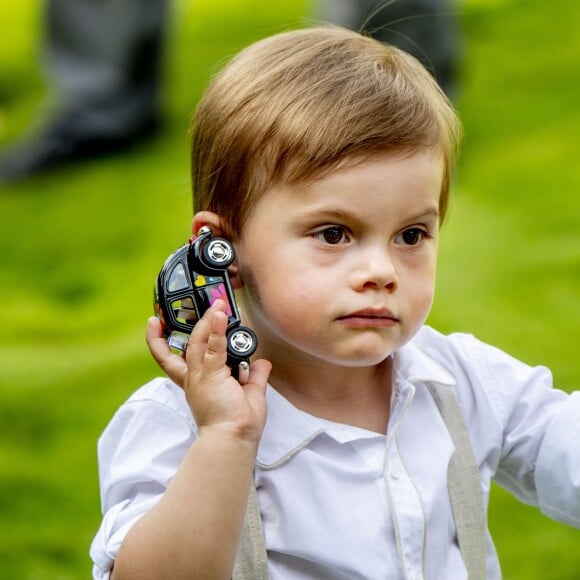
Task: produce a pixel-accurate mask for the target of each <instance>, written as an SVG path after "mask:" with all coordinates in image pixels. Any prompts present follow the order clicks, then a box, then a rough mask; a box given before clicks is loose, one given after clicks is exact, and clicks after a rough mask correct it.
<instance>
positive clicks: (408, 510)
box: [384, 381, 425, 580]
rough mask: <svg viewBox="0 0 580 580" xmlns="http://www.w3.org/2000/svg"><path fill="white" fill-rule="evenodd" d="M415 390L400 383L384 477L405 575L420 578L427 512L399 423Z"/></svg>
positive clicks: (404, 383) (391, 422)
mask: <svg viewBox="0 0 580 580" xmlns="http://www.w3.org/2000/svg"><path fill="white" fill-rule="evenodd" d="M414 394H415V388H414V386H413V385H411V384H410V383H407V382H406V381H404V382H402V384H399V385H398V386H397V390H396V394H395V398H394V401H393V405H392V409H391V419H390V421H389V432H388V434H387V449H386V457H385V468H384V481H385V484H386V490H387V497H388V500H389V505H390V510H391V513H392V518H393V526H394V530H395V536H396V539H397V551H398V554H399V558H400V561H401V566H402V569H403V572H404V576H405V578H406V579H408V580H421V579H423V577H424V574H423V570H424V548H425V515H424V511H423V505H422V503H421V498H420V497H419V494H418V493H417V489H416V487H415V484H414V483H413V480H412V479H411V477H410V475H409V473H408V472H407V469H406V468H405V464H404V462H403V459H402V457H401V454H400V450H399V446H398V442H397V431H398V427H399V425H400V423H401V421H402V419H403V417H404V416H405V414H406V413H407V411H408V408H409V406H410V405H411V402H412V400H413V396H414Z"/></svg>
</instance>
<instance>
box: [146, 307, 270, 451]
mask: <svg viewBox="0 0 580 580" xmlns="http://www.w3.org/2000/svg"><path fill="white" fill-rule="evenodd" d="M225 311H226V304H225V302H224V301H223V300H217V301H216V303H215V304H214V305H213V306H212V307H211V308H210V309H209V310H208V311H207V312H206V313H205V314H204V316H203V317H202V318H201V320H200V321H199V322H198V323H197V324H196V325H195V327H194V329H193V332H192V333H191V336H190V338H189V341H188V345H187V351H186V354H185V359H184V358H183V357H182V356H180V355H177V354H173V353H172V352H171V350H170V348H169V346H168V345H167V342H166V340H165V339H164V338H163V330H162V327H161V323H160V322H159V320H158V319H157V318H155V317H151V318H150V319H149V323H148V326H147V344H148V345H149V350H150V351H151V354H152V355H153V358H155V360H156V361H157V363H158V364H159V365H160V366H161V368H162V369H163V370H164V371H165V373H166V374H167V376H168V377H169V378H170V379H171V380H172V381H173V382H175V383H177V384H178V385H180V386H181V387H183V389H184V390H185V394H186V398H187V401H188V403H189V406H190V408H191V411H192V413H193V415H194V417H195V420H196V423H197V425H198V428H199V430H200V433H201V432H202V431H204V430H209V429H211V430H213V431H215V432H221V433H223V434H226V435H233V436H235V437H238V438H242V439H250V440H255V441H258V440H259V438H260V436H261V433H262V430H263V428H264V423H265V420H266V401H265V390H266V383H267V381H268V376H269V374H270V369H271V364H270V363H269V362H268V361H266V360H257V361H253V362H252V364H251V365H250V371H249V374H248V373H246V376H244V373H240V374H241V376H240V381H239V382H238V381H237V380H236V379H234V377H233V376H232V374H231V371H230V369H229V367H228V366H227V365H226V360H227V351H226V345H227V341H226V329H227V324H228V319H227V316H226V314H225Z"/></svg>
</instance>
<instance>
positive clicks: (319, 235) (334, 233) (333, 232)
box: [314, 226, 349, 245]
mask: <svg viewBox="0 0 580 580" xmlns="http://www.w3.org/2000/svg"><path fill="white" fill-rule="evenodd" d="M314 237H315V238H316V239H318V240H321V241H323V242H325V243H327V244H331V245H335V244H344V243H345V242H348V241H349V237H348V234H347V232H346V230H345V228H343V227H342V226H329V227H327V228H324V229H323V230H320V231H318V232H316V233H315V234H314Z"/></svg>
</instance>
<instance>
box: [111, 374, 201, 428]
mask: <svg viewBox="0 0 580 580" xmlns="http://www.w3.org/2000/svg"><path fill="white" fill-rule="evenodd" d="M140 407H151V408H157V409H160V408H163V409H165V410H166V411H168V412H171V413H175V414H177V415H179V416H180V417H182V418H183V419H185V420H186V421H188V422H191V421H192V416H191V411H190V410H189V406H188V404H187V400H186V398H185V393H184V391H183V389H182V388H181V387H179V386H178V385H176V384H175V383H173V382H172V381H170V380H169V379H168V378H167V377H157V378H155V379H153V380H151V381H149V382H148V383H146V384H144V385H143V386H142V387H140V388H139V389H137V390H136V391H134V392H133V393H132V394H131V395H130V396H129V398H128V399H127V400H126V401H125V402H124V403H123V404H122V405H121V407H120V409H119V411H123V410H128V409H135V408H140Z"/></svg>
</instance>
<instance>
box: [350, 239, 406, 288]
mask: <svg viewBox="0 0 580 580" xmlns="http://www.w3.org/2000/svg"><path fill="white" fill-rule="evenodd" d="M352 284H353V287H354V288H355V289H356V290H366V289H377V290H380V289H386V290H389V291H390V292H393V291H394V290H396V289H397V287H398V284H399V280H398V276H397V270H396V267H395V264H394V262H393V259H392V256H391V255H390V253H389V252H388V250H386V249H384V248H376V249H375V248H370V249H367V250H366V251H365V252H364V254H361V256H360V261H359V262H358V264H357V266H356V267H355V269H354V270H353V272H352Z"/></svg>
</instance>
